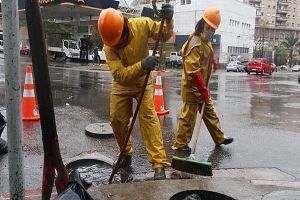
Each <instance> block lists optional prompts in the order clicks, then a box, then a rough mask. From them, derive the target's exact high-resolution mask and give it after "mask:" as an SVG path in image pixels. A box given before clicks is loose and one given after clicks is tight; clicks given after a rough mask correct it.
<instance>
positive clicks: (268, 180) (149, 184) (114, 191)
mask: <svg viewBox="0 0 300 200" xmlns="http://www.w3.org/2000/svg"><path fill="white" fill-rule="evenodd" d="M181 174H183V173H181ZM178 175H179V176H180V173H179V172H177V171H167V179H166V180H160V181H144V182H131V183H122V184H109V185H101V186H98V187H91V188H89V189H88V192H89V194H90V195H91V196H92V197H93V198H94V199H95V200H123V199H124V200H125V199H126V200H127V199H131V200H133V199H135V200H156V199H157V200H160V199H163V200H164V199H165V200H168V199H170V198H171V197H172V196H173V195H175V194H177V193H179V192H182V191H187V190H205V191H212V192H216V193H218V194H220V195H221V194H222V195H225V196H227V197H231V198H233V199H243V200H283V199H286V200H297V199H299V197H300V180H298V179H296V178H294V177H293V176H291V175H289V174H286V173H284V172H282V171H280V170H278V169H276V168H255V169H225V170H224V169H222V170H214V171H213V176H212V177H204V176H192V177H190V178H188V179H173V178H172V177H173V176H177V178H178ZM136 176H138V175H136ZM149 176H152V173H151V174H150V173H149ZM40 194H41V190H40V189H39V190H35V191H26V199H27V200H40V199H41V198H42V197H41V195H40ZM55 196H56V192H55V191H54V192H53V195H52V199H53V198H55ZM0 199H2V200H6V199H9V198H8V194H2V195H1V196H0ZM208 199H210V198H208Z"/></svg>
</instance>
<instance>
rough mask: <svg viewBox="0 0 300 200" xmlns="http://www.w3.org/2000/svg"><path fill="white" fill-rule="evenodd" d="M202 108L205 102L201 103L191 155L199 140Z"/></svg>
mask: <svg viewBox="0 0 300 200" xmlns="http://www.w3.org/2000/svg"><path fill="white" fill-rule="evenodd" d="M204 108H205V102H203V103H202V107H201V112H200V117H199V123H198V126H197V132H196V135H195V141H194V144H193V148H192V152H191V153H192V154H194V153H195V150H196V146H197V142H198V139H199V134H200V128H201V122H202V117H203V113H204Z"/></svg>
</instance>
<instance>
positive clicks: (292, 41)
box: [281, 34, 300, 68]
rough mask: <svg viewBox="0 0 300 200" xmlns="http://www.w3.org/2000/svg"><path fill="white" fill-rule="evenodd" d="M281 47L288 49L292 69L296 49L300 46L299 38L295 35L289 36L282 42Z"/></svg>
mask: <svg viewBox="0 0 300 200" xmlns="http://www.w3.org/2000/svg"><path fill="white" fill-rule="evenodd" d="M281 45H282V46H283V47H285V48H287V51H288V53H289V66H290V68H291V67H292V62H293V52H294V48H295V47H296V48H297V47H299V46H300V42H299V38H298V37H295V35H294V34H291V35H289V36H288V37H286V38H285V41H283V42H281Z"/></svg>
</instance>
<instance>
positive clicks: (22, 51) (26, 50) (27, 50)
mask: <svg viewBox="0 0 300 200" xmlns="http://www.w3.org/2000/svg"><path fill="white" fill-rule="evenodd" d="M20 54H21V55H29V54H30V48H29V46H24V47H22V48H21V49H20Z"/></svg>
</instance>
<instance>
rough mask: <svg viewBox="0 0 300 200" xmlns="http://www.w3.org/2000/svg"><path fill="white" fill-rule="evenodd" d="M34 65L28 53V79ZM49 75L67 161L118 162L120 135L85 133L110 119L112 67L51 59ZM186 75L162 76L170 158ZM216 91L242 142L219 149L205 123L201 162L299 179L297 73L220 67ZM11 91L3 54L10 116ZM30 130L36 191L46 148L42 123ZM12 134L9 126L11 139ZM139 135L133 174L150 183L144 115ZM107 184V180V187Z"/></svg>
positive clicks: (0, 69)
mask: <svg viewBox="0 0 300 200" xmlns="http://www.w3.org/2000/svg"><path fill="white" fill-rule="evenodd" d="M30 64H31V63H30V60H29V59H26V58H21V71H22V72H21V74H22V77H24V78H25V67H26V66H27V65H30ZM49 72H50V80H51V89H52V95H53V96H52V98H53V105H54V109H55V118H56V126H57V133H58V136H59V143H60V151H61V154H62V158H63V159H64V161H65V163H67V162H68V161H69V160H71V159H72V158H74V157H80V156H86V155H89V154H94V153H97V154H101V155H103V156H104V157H105V159H106V161H107V162H110V163H111V162H112V161H113V160H114V159H116V156H117V148H116V143H115V140H114V138H113V137H108V138H94V137H90V136H87V135H86V134H85V128H86V126H88V125H90V124H94V123H105V124H107V123H109V94H110V90H111V85H112V77H111V75H110V72H109V71H108V68H107V66H105V65H102V66H95V67H93V66H91V65H86V64H78V63H71V62H67V63H63V62H55V63H54V62H49ZM24 78H23V79H22V81H23V82H24ZM155 78H156V76H155V73H154V79H155ZM180 78H181V69H172V68H168V69H167V71H165V72H163V73H162V83H163V94H164V102H165V108H166V109H168V110H170V114H168V115H165V116H163V117H161V123H162V132H163V138H164V145H165V149H166V152H167V155H168V160H169V161H171V159H172V156H173V155H174V152H173V151H172V150H171V145H172V142H173V138H174V131H175V128H176V123H177V118H178V115H179V111H180V107H181V105H182V102H181V98H180ZM210 90H211V95H212V98H213V100H214V104H215V107H216V110H217V113H218V115H219V117H220V121H221V126H222V129H223V130H224V131H225V133H226V136H228V137H233V138H234V139H235V141H234V143H232V144H230V145H228V146H221V147H215V145H214V143H213V141H212V139H211V138H210V135H209V133H208V131H207V129H206V127H205V126H204V125H202V127H201V132H200V138H199V140H198V145H197V148H196V152H195V155H196V159H198V160H201V161H210V162H212V164H213V169H214V171H216V172H217V171H218V172H220V171H222V170H235V169H236V170H238V169H239V170H240V169H249V170H251V169H258V168H261V169H269V168H271V169H276V170H278V173H284V174H285V175H287V176H289V178H291V179H292V180H293V181H299V179H300V169H299V166H300V157H299V155H298V152H299V151H300V147H299V142H298V141H299V140H300V133H299V127H300V119H299V110H300V103H299V97H300V92H299V91H300V84H298V73H296V72H290V71H279V72H274V73H273V75H272V76H269V75H264V76H261V75H255V74H251V75H247V74H246V73H242V72H239V73H237V72H226V71H225V70H224V69H220V70H218V71H217V73H215V74H213V76H212V79H211V84H210ZM4 93H5V90H4V66H3V60H1V59H0V100H1V112H2V113H3V114H5V106H3V105H4V103H5V102H4ZM135 105H136V104H135ZM23 129H24V138H23V146H24V157H25V159H24V162H25V163H24V164H25V169H24V173H25V180H26V182H25V187H26V190H34V189H37V188H41V183H42V180H41V178H42V168H43V147H42V142H41V141H42V138H41V128H40V123H39V122H38V121H37V122H36V121H32V122H25V121H24V122H23ZM6 134H7V133H6V130H5V131H4V133H3V138H5V139H6V137H7V136H6ZM132 139H133V145H134V154H133V163H132V165H133V177H134V178H133V179H134V181H136V182H143V181H145V180H151V177H152V176H153V170H152V169H151V165H150V164H149V163H148V160H147V158H148V155H147V152H146V151H145V148H144V145H143V142H142V138H141V134H140V132H139V124H138V120H137V121H136V123H135V126H134V129H133V132H132ZM7 160H8V159H7V155H1V156H0V169H1V170H0V180H1V182H0V194H2V193H7V192H8V191H9V185H8V164H7ZM262 171H263V170H262ZM167 172H168V174H169V173H170V174H171V173H173V170H172V169H168V170H167ZM256 173H257V172H256ZM276 173H277V171H276ZM276 173H275V174H276ZM106 175H107V174H106ZM241 176H242V175H241ZM170 179H171V180H167V181H173V180H172V178H171V176H170ZM257 179H259V178H257ZM103 180H105V179H103ZM191 180H193V181H194V179H191ZM134 181H133V182H134ZM193 181H191V182H190V183H191V184H192V183H193ZM289 181H290V180H289ZM149 182H151V181H149ZM161 183H162V182H161ZM106 184H107V183H106V182H105V181H104V182H102V183H100V186H102V185H106ZM149 184H150V183H149ZM166 184H167V182H166ZM168 184H170V183H168ZM121 185H122V184H121ZM95 186H99V185H95ZM183 188H186V187H183ZM228 194H230V193H228ZM169 195H170V194H169ZM116 199H117V198H116ZM137 199H139V198H137ZM250 199H251V198H250Z"/></svg>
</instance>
